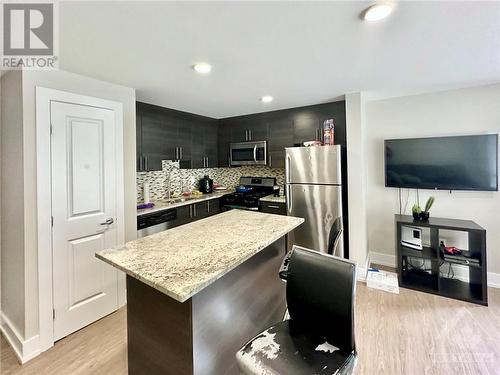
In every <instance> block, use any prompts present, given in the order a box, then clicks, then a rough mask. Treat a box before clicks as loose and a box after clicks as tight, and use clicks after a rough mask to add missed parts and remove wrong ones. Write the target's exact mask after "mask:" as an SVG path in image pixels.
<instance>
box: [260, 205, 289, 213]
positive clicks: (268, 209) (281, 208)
mask: <svg viewBox="0 0 500 375" xmlns="http://www.w3.org/2000/svg"><path fill="white" fill-rule="evenodd" d="M260 211H262V212H264V213H267V214H277V215H284V216H286V203H280V202H278V203H276V202H260Z"/></svg>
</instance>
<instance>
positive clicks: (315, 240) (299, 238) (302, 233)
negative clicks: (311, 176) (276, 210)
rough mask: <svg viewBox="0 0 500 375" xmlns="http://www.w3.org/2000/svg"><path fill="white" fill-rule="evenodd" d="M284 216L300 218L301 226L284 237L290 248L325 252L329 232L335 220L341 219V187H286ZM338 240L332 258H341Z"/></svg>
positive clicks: (340, 244)
mask: <svg viewBox="0 0 500 375" xmlns="http://www.w3.org/2000/svg"><path fill="white" fill-rule="evenodd" d="M286 189H287V215H289V216H296V217H302V218H304V219H305V222H304V224H302V225H301V226H299V227H298V228H296V229H295V230H294V231H292V232H291V233H289V235H288V247H289V248H290V249H291V248H292V246H293V245H299V246H303V247H306V248H309V249H313V250H317V251H321V252H324V253H327V252H328V242H329V238H330V232H331V231H332V227H333V224H334V222H335V219H336V218H337V217H341V216H342V200H341V197H342V193H341V187H340V186H335V185H298V184H287V185H286ZM342 242H343V241H342V240H341V241H339V246H338V249H337V251H336V252H335V255H337V256H343V255H344V254H343V246H342Z"/></svg>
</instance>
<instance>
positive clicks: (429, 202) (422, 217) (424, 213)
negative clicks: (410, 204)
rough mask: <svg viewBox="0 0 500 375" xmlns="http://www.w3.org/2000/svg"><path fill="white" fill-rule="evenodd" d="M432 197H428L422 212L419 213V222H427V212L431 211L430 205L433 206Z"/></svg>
mask: <svg viewBox="0 0 500 375" xmlns="http://www.w3.org/2000/svg"><path fill="white" fill-rule="evenodd" d="M434 200H435V199H434V197H429V199H427V202H425V208H424V210H423V211H422V212H421V213H420V220H422V221H427V220H429V215H430V214H429V210H430V209H431V207H432V205H433V204H434Z"/></svg>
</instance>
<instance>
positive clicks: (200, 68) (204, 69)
mask: <svg viewBox="0 0 500 375" xmlns="http://www.w3.org/2000/svg"><path fill="white" fill-rule="evenodd" d="M193 69H194V70H195V71H197V72H198V73H201V74H207V73H210V71H211V70H212V65H210V64H208V63H206V62H200V63H197V64H194V65H193Z"/></svg>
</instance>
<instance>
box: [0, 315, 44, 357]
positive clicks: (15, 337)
mask: <svg viewBox="0 0 500 375" xmlns="http://www.w3.org/2000/svg"><path fill="white" fill-rule="evenodd" d="M0 331H1V332H2V334H3V335H4V337H5V339H6V340H7V342H8V343H9V345H10V346H11V348H12V350H13V351H14V354H15V355H16V357H17V359H18V360H19V362H20V363H21V364H24V363H26V362H28V361H29V360H30V359H33V358H35V357H36V356H37V355H38V354H40V345H39V336H38V335H35V336H33V337H31V338H29V339H28V340H24V339H23V337H22V336H21V335H20V334H19V332H18V330H17V328H16V327H15V326H14V324H12V322H11V321H10V319H9V318H8V317H7V316H6V315H5V314H4V313H3V311H0Z"/></svg>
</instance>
